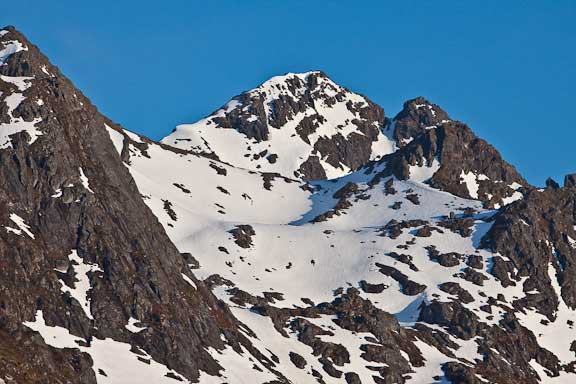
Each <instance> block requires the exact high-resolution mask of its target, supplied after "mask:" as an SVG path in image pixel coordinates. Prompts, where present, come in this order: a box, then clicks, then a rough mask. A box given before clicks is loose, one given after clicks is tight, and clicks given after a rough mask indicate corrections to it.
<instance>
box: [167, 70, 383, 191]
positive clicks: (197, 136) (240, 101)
mask: <svg viewBox="0 0 576 384" xmlns="http://www.w3.org/2000/svg"><path fill="white" fill-rule="evenodd" d="M385 121H386V119H385V117H384V110H383V109H382V108H381V107H379V106H378V105H376V104H374V103H373V102H372V101H370V100H368V99H367V98H366V97H364V96H361V95H358V94H356V93H353V92H351V91H349V90H347V89H346V88H343V87H341V86H339V85H338V84H336V83H334V82H333V81H332V80H330V79H329V78H328V77H327V76H326V74H324V73H322V72H319V71H314V72H307V73H299V74H294V73H289V74H286V75H284V76H276V77H273V78H271V79H270V80H268V81H266V82H264V83H263V84H261V85H260V86H258V87H257V88H255V89H252V90H250V91H247V92H244V93H242V94H240V95H238V96H236V97H234V98H232V100H230V101H229V102H228V103H227V104H226V105H224V106H223V107H222V108H220V109H218V110H217V111H215V112H214V113H212V114H211V115H210V116H208V117H207V118H205V119H203V120H200V121H199V122H197V123H195V124H191V125H180V126H178V127H177V128H176V130H175V131H174V132H173V133H172V134H170V135H169V136H167V137H166V138H164V139H163V140H162V142H163V143H165V144H169V145H172V146H175V147H177V148H182V149H189V150H195V151H201V152H206V153H211V154H214V155H216V156H217V157H218V158H219V159H220V160H221V161H224V162H227V163H230V164H233V165H235V166H237V167H242V168H245V169H249V170H253V171H263V172H274V173H279V174H281V175H283V176H286V177H289V178H298V179H302V180H320V179H326V178H334V177H338V176H342V175H345V174H347V173H349V172H351V171H354V170H356V169H358V168H359V167H361V166H362V165H364V164H366V162H368V161H369V160H373V159H378V158H380V157H381V156H382V155H385V154H387V153H390V152H392V151H393V150H394V142H393V140H392V139H391V138H389V137H387V136H386V135H385V134H384V133H383V132H382V128H383V127H384V125H385Z"/></svg>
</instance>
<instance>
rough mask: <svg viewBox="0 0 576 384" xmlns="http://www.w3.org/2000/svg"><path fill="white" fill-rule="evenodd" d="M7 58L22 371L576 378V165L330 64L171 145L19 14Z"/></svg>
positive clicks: (7, 316) (115, 378)
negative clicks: (73, 73)
mask: <svg viewBox="0 0 576 384" xmlns="http://www.w3.org/2000/svg"><path fill="white" fill-rule="evenodd" d="M0 61H1V64H0V74H1V77H0V92H2V93H1V94H0V122H1V124H2V125H0V137H2V138H3V139H2V140H1V142H2V146H1V147H0V263H2V268H1V269H0V287H1V288H0V320H1V321H0V335H1V337H2V341H3V343H2V348H0V382H2V381H4V382H5V383H29V382H30V383H173V382H185V383H186V382H187V383H194V382H199V383H234V384H236V383H240V384H242V383H246V384H252V383H299V384H300V383H348V384H358V383H364V384H366V383H377V384H381V383H385V384H389V383H390V384H391V383H416V384H420V383H504V384H508V383H515V384H516V383H529V384H536V383H570V382H572V381H574V379H575V378H576V373H575V372H576V371H575V367H576V354H575V352H574V350H575V349H576V347H575V343H574V341H575V339H576V338H575V337H572V336H571V335H573V327H574V321H576V310H575V309H576V286H575V285H574V274H575V272H576V231H575V228H576V227H575V225H576V204H575V202H576V176H574V175H569V176H567V178H566V180H565V185H564V187H560V186H559V185H558V184H557V183H555V182H554V181H553V180H549V181H548V182H547V187H546V188H544V189H537V188H534V187H532V186H530V185H529V184H528V183H527V182H526V181H525V180H524V179H523V178H522V176H521V175H519V174H518V172H517V171H516V170H515V169H514V167H513V166H511V165H510V164H508V163H506V162H505V161H504V160H503V159H502V157H501V156H500V155H499V153H498V152H497V150H496V149H495V148H493V147H492V146H490V145H489V144H488V143H486V142H485V141H483V140H482V139H480V138H478V137H477V136H476V135H475V134H474V133H473V131H472V130H471V129H470V128H469V127H467V126H466V125H465V124H463V123H461V122H458V121H454V120H453V119H451V118H450V117H449V116H448V114H447V113H446V112H444V111H442V110H441V109H440V108H439V107H438V106H437V105H434V104H432V103H430V102H428V101H426V100H425V99H423V98H416V99H413V100H409V101H407V102H406V103H405V104H404V107H403V109H402V111H401V112H399V113H398V114H397V115H396V116H395V117H394V118H393V119H389V120H388V119H386V118H385V117H384V115H383V112H382V110H381V108H379V107H377V106H376V105H374V104H373V103H371V102H370V101H368V100H367V99H365V98H363V97H361V96H357V95H354V94H352V93H350V92H349V91H346V90H345V89H343V88H341V87H339V86H338V85H336V84H334V83H333V82H332V81H331V80H329V79H328V78H327V77H326V76H325V75H323V74H322V73H319V72H311V73H308V74H302V75H286V76H281V77H278V78H273V79H271V80H270V81H268V82H266V83H264V84H263V85H262V86H260V87H259V88H256V90H258V91H256V90H254V91H249V92H246V93H244V94H242V95H240V96H237V97H236V98H234V99H233V101H232V102H231V103H229V104H228V107H224V108H223V109H221V110H219V111H217V112H215V113H214V114H213V115H211V116H210V117H208V118H207V119H205V120H202V121H201V122H198V123H196V124H194V125H192V126H180V127H179V128H178V129H177V130H176V131H175V132H174V133H173V134H172V135H170V136H168V137H167V138H166V139H165V140H163V141H162V142H154V141H152V140H149V139H147V138H145V137H142V136H140V135H138V134H135V133H133V132H130V131H128V130H125V129H123V128H122V127H121V126H119V125H118V124H116V123H114V122H112V121H111V120H110V119H108V118H106V117H104V116H102V115H101V114H100V113H99V112H98V111H97V110H96V108H95V107H94V106H92V104H91V103H90V101H89V100H88V99H87V98H85V97H84V96H83V95H82V93H81V92H80V91H79V90H78V89H76V88H74V86H73V85H72V83H71V82H70V81H69V80H68V79H66V78H65V77H64V76H63V75H62V74H61V73H60V72H59V71H58V69H57V68H56V67H54V66H52V65H51V64H50V63H49V62H48V60H47V59H46V58H45V57H44V56H43V55H42V54H41V53H40V52H39V51H38V49H37V48H36V47H35V46H34V45H32V44H31V43H30V42H29V41H28V40H26V38H25V37H24V36H22V35H21V34H20V33H19V32H17V31H16V30H15V29H13V28H6V29H4V30H2V31H0ZM312 111H314V112H312ZM252 116H255V117H252ZM312 116H316V117H312ZM318 116H320V117H318ZM343 116H345V117H343ZM307 117H310V118H311V119H312V120H311V121H317V122H319V123H318V124H312V125H306V124H308V123H302V122H303V121H305V120H306V118H307ZM320 120H322V121H323V122H324V123H322V122H320ZM249 123H253V124H249ZM303 124H304V125H303ZM299 126H300V127H309V128H310V127H312V128H313V129H311V130H308V131H305V133H302V132H303V131H302V130H300V131H298V129H297V127H299ZM302 129H304V128H302ZM290 132H292V133H290ZM298 132H300V133H302V135H300V134H299V133H298ZM292 134H295V136H292ZM339 135H340V136H341V137H342V138H343V139H334V137H338V136H339ZM355 136H358V137H361V139H358V140H361V141H362V144H360V145H359V146H356V145H357V142H356V140H357V139H356V138H353V137H355ZM306 140H308V141H306ZM322 140H328V141H332V140H335V142H340V143H341V144H339V145H338V144H336V145H337V146H344V147H346V148H348V149H347V150H346V151H343V152H338V151H336V152H332V150H330V151H329V152H321V149H322V148H325V147H323V146H322V145H320V146H319V145H318V143H319V142H321V141H322ZM339 140H343V141H339ZM302 143H304V144H306V145H305V146H304V145H303V144H302ZM342 143H343V144H342ZM330 145H332V144H330ZM248 147H250V148H248ZM238 148H241V149H242V151H240V152H241V153H240V152H238V151H237V149H238ZM264 148H267V149H266V150H267V151H268V152H267V153H266V154H264V155H262V156H259V157H257V158H255V156H254V155H255V154H256V155H258V154H260V153H261V152H262V151H264ZM282 151H285V152H282ZM347 151H352V152H353V153H348V152H347ZM356 152H358V153H356ZM334 153H338V154H344V155H342V156H341V157H338V156H340V155H334ZM245 154H249V156H248V157H245V156H244V155H245ZM269 154H276V155H278V157H277V159H276V162H270V161H269V160H268V159H266V156H268V155H269ZM294 154H296V157H289V156H290V155H294ZM283 155H286V156H285V157H283ZM314 156H316V158H317V163H316V164H317V165H319V167H316V168H310V169H313V171H310V172H308V173H307V171H303V170H305V169H308V168H306V167H302V164H304V162H300V160H303V161H307V160H308V159H309V158H311V157H314ZM330 156H337V160H332V157H330ZM355 156H356V157H355ZM300 157H301V158H300ZM353 158H354V159H356V160H354V161H357V162H349V161H351V159H353ZM281 159H283V160H281ZM289 160H291V161H289ZM314 161H316V160H314ZM332 161H334V162H332ZM346 164H348V165H346ZM339 165H340V166H339ZM258 166H260V167H258ZM320 170H322V171H320ZM295 171H296V172H298V173H297V174H294V172H295ZM314 172H317V173H314ZM322 172H324V173H322ZM326 178H328V179H326Z"/></svg>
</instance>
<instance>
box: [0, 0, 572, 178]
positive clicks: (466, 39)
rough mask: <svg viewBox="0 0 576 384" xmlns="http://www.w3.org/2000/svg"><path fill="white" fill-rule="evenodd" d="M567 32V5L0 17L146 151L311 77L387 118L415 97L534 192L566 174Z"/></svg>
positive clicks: (31, 8) (44, 9)
mask: <svg viewBox="0 0 576 384" xmlns="http://www.w3.org/2000/svg"><path fill="white" fill-rule="evenodd" d="M78 4H81V5H78ZM575 20H576V0H571V1H565V0H554V1H544V0H542V1H485V2H468V1H440V2H438V1H409V0H408V1H406V0H405V1H395V2H388V1H354V2H350V1H314V0H308V1H299V0H291V1H279V0H261V1H260V0H255V1H249V0H245V1H232V0H221V1H203V2H201V1H163V2H158V1H138V2H136V1H132V2H128V1H108V0H100V1H97V2H77V1H68V0H61V1H57V2H51V1H30V0H19V1H18V3H17V5H16V6H15V9H14V10H13V11H11V12H2V13H1V14H0V24H2V25H15V26H16V27H17V28H18V29H20V30H21V31H22V32H24V33H25V34H26V35H27V36H28V38H29V39H31V40H32V41H33V42H34V43H35V44H37V45H38V46H39V47H40V48H41V49H42V50H43V51H44V53H45V54H47V55H48V56H49V57H50V59H51V60H52V62H53V63H54V64H56V65H58V66H59V67H60V68H61V69H62V71H63V72H64V73H65V74H66V75H67V76H68V77H70V78H71V79H72V80H73V81H74V82H75V83H76V85H77V86H78V87H79V88H81V89H82V90H83V91H84V93H85V94H86V95H87V96H88V97H90V98H91V99H92V101H93V102H94V103H95V104H96V105H97V106H98V107H99V108H100V110H101V111H102V112H104V113H105V114H107V115H108V116H109V117H110V118H112V119H113V120H115V121H117V122H119V123H121V124H122V125H123V126H124V127H126V128H128V129H130V130H133V131H136V132H138V133H142V134H145V135H148V136H150V137H152V138H154V139H158V138H161V137H163V136H164V135H166V134H168V133H169V132H170V131H171V130H172V129H173V128H174V126H176V125H177V124H180V123H189V122H194V121H196V120H198V119H199V118H201V117H203V116H204V115H206V114H209V113H210V112H212V111H213V110H215V109H217V108H218V107H219V106H220V105H222V104H224V103H225V102H226V101H227V100H228V99H230V98H231V97H232V96H234V95H236V94H238V93H240V92H241V91H243V90H246V89H249V88H253V87H255V86H256V85H258V84H259V83H261V82H262V81H264V80H266V79H267V78H269V77H271V76H273V75H277V74H282V73H285V72H303V71H308V70H311V69H321V70H323V71H325V72H326V73H328V75H329V76H330V77H332V78H333V79H334V80H335V81H336V82H338V83H340V84H342V85H344V86H346V87H348V88H350V89H352V90H354V91H357V92H360V93H363V94H365V95H367V96H368V97H369V98H370V99H372V100H373V101H375V102H376V103H378V104H380V105H381V106H382V107H384V109H385V111H386V114H387V115H388V116H394V115H395V114H396V113H397V112H398V111H399V110H400V108H401V106H402V102H403V101H405V100H406V99H408V98H412V97H415V96H418V95H422V96H425V97H426V98H428V99H429V100H431V101H433V102H435V103H437V104H439V105H440V106H441V107H442V108H444V109H445V110H446V111H447V112H448V113H449V114H450V115H451V116H452V117H453V118H456V119H459V120H462V121H464V122H466V123H468V124H469V125H470V126H471V127H472V128H473V129H474V130H475V132H477V134H478V135H479V136H481V137H482V138H484V139H486V140H488V141H489V142H490V143H491V144H493V145H494V146H495V147H496V148H498V150H500V152H501V153H502V155H503V156H504V158H505V159H506V160H508V161H509V162H511V163H512V164H514V165H515V166H516V167H517V168H518V169H519V171H520V172H521V173H522V174H523V175H524V176H525V177H526V178H527V179H528V180H529V181H530V182H532V183H534V184H537V185H541V184H543V182H544V180H545V178H546V177H548V176H553V177H554V178H556V179H557V180H558V181H561V180H562V178H563V176H564V174H566V173H570V172H576V156H575V153H576V151H575V148H576V129H575V128H576V127H575V123H574V120H575V118H576V96H575V88H576V50H575V47H576V22H575Z"/></svg>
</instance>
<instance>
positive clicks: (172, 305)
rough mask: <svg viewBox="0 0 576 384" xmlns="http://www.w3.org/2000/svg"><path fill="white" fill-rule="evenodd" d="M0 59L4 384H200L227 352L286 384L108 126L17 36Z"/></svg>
mask: <svg viewBox="0 0 576 384" xmlns="http://www.w3.org/2000/svg"><path fill="white" fill-rule="evenodd" d="M0 48H1V50H0V59H1V61H2V62H1V65H0V74H1V77H0V89H1V92H2V94H1V95H0V105H2V107H1V109H0V116H1V121H2V125H1V126H0V134H1V136H2V148H1V149H0V229H1V231H0V262H1V264H2V268H1V270H0V281H1V284H0V287H1V288H0V303H1V307H0V334H1V335H2V347H1V348H0V356H1V358H0V378H1V379H2V380H3V382H9V383H12V382H17V383H48V382H49V383H95V382H98V383H141V382H154V383H172V382H174V380H178V381H188V380H190V381H194V380H197V379H198V378H199V377H200V375H206V374H212V375H215V374H218V372H219V371H221V370H222V369H223V368H222V366H221V365H220V364H219V363H218V361H217V360H215V359H214V358H213V357H212V355H214V354H216V355H217V354H219V352H218V351H224V350H226V349H227V348H234V349H236V350H238V351H244V353H245V354H246V355H248V356H250V355H251V354H253V355H254V356H253V357H252V361H253V362H251V363H250V364H249V365H248V368H249V369H251V367H252V366H255V367H258V369H260V371H261V372H264V373H262V375H263V376H266V375H270V376H271V377H273V378H277V375H275V374H274V373H273V369H271V370H269V369H268V368H266V366H269V367H270V364H273V362H272V361H270V360H268V359H267V358H265V357H264V356H263V355H261V354H260V353H259V352H258V351H257V350H256V349H254V348H253V347H252V345H251V343H250V342H249V340H248V339H247V338H246V337H245V336H244V334H243V333H241V332H240V331H239V328H238V326H239V325H240V324H239V323H238V322H237V321H236V320H235V319H234V318H233V316H232V314H231V313H230V311H229V309H228V308H227V307H226V306H225V305H224V304H223V303H221V302H219V301H218V300H217V299H216V298H215V297H214V296H213V295H212V294H211V293H210V291H209V290H208V289H207V288H206V286H205V284H203V283H202V282H201V281H199V280H197V279H196V278H195V277H194V275H193V274H192V272H191V270H190V268H189V266H188V263H187V260H186V258H185V257H184V256H182V255H181V254H180V253H179V252H178V250H177V249H176V247H175V246H174V245H173V243H172V242H171V241H170V239H169V238H168V237H167V235H166V232H165V231H164V230H163V228H162V227H161V226H160V224H159V223H158V220H157V219H156V217H154V215H153V214H152V213H151V211H150V210H149V209H148V208H147V207H146V205H145V204H144V202H143V201H142V199H141V197H140V193H139V191H138V189H137V187H136V184H135V183H134V181H133V179H132V178H131V176H130V174H129V173H128V171H127V170H126V168H125V167H124V166H123V165H122V162H121V159H120V156H119V155H118V154H117V152H116V151H115V148H114V145H113V143H112V141H111V140H110V138H109V135H108V133H107V131H106V128H105V121H106V120H105V118H104V117H103V116H101V115H100V114H99V113H98V111H97V110H96V108H95V107H94V106H92V105H91V103H90V101H89V100H88V99H86V98H85V97H84V96H83V95H82V94H81V92H80V91H78V90H77V89H75V88H74V86H73V85H72V84H71V83H70V81H69V80H68V79H66V78H65V77H64V76H63V75H62V74H61V73H60V72H59V71H58V69H57V68H56V67H54V66H52V65H51V64H50V63H49V62H48V60H47V59H46V58H45V57H44V56H43V55H42V54H41V53H40V52H39V51H38V49H37V48H36V47H35V46H34V45H32V44H31V43H30V42H29V41H27V40H26V38H25V37H24V36H22V35H21V34H20V33H18V32H17V31H16V30H15V29H13V28H11V27H9V28H6V29H4V30H1V31H0ZM266 372H267V373H266ZM280 379H282V378H281V377H280Z"/></svg>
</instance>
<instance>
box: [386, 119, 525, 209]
mask: <svg viewBox="0 0 576 384" xmlns="http://www.w3.org/2000/svg"><path fill="white" fill-rule="evenodd" d="M421 109H425V110H427V108H421ZM438 114H439V112H438ZM415 132H416V131H414V132H412V133H410V134H415ZM421 132H422V133H421V134H420V135H419V136H416V137H413V139H412V140H411V141H410V142H408V143H407V144H405V145H404V146H403V147H402V148H400V149H399V150H398V151H396V152H394V153H393V154H390V155H387V156H385V157H384V158H383V159H382V162H386V164H387V166H386V169H385V171H384V172H383V173H381V174H379V175H378V176H377V178H376V180H375V181H377V180H379V179H380V178H381V177H385V176H389V175H394V176H396V177H397V178H398V179H400V180H407V179H409V178H411V177H412V176H413V175H411V172H415V169H424V170H426V169H429V171H428V172H429V173H430V175H429V176H430V177H429V178H428V183H429V184H430V185H431V186H432V187H434V188H438V189H440V190H443V191H446V192H450V193H452V194H454V195H456V196H461V197H466V198H472V199H478V200H481V201H483V202H485V204H486V205H487V206H501V205H504V204H506V203H509V202H511V201H514V200H516V199H519V198H521V197H522V193H521V191H520V188H521V187H523V186H524V187H526V186H528V183H527V182H526V181H525V180H524V178H523V177H522V176H521V175H520V174H519V173H518V172H517V171H516V169H515V168H514V167H513V166H512V165H510V164H508V163H507V162H506V161H504V160H503V159H502V157H501V156H500V154H499V153H498V151H497V150H496V149H495V148H494V147H492V146H491V145H490V144H488V143H486V142H485V141H484V140H482V139H479V138H478V137H477V136H476V135H475V134H474V133H473V132H472V130H471V129H470V128H469V127H468V126H466V125H465V124H463V123H460V122H452V121H448V122H445V123H442V124H440V125H438V126H437V127H433V128H429V129H425V130H423V131H421ZM399 135H404V133H399Z"/></svg>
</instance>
